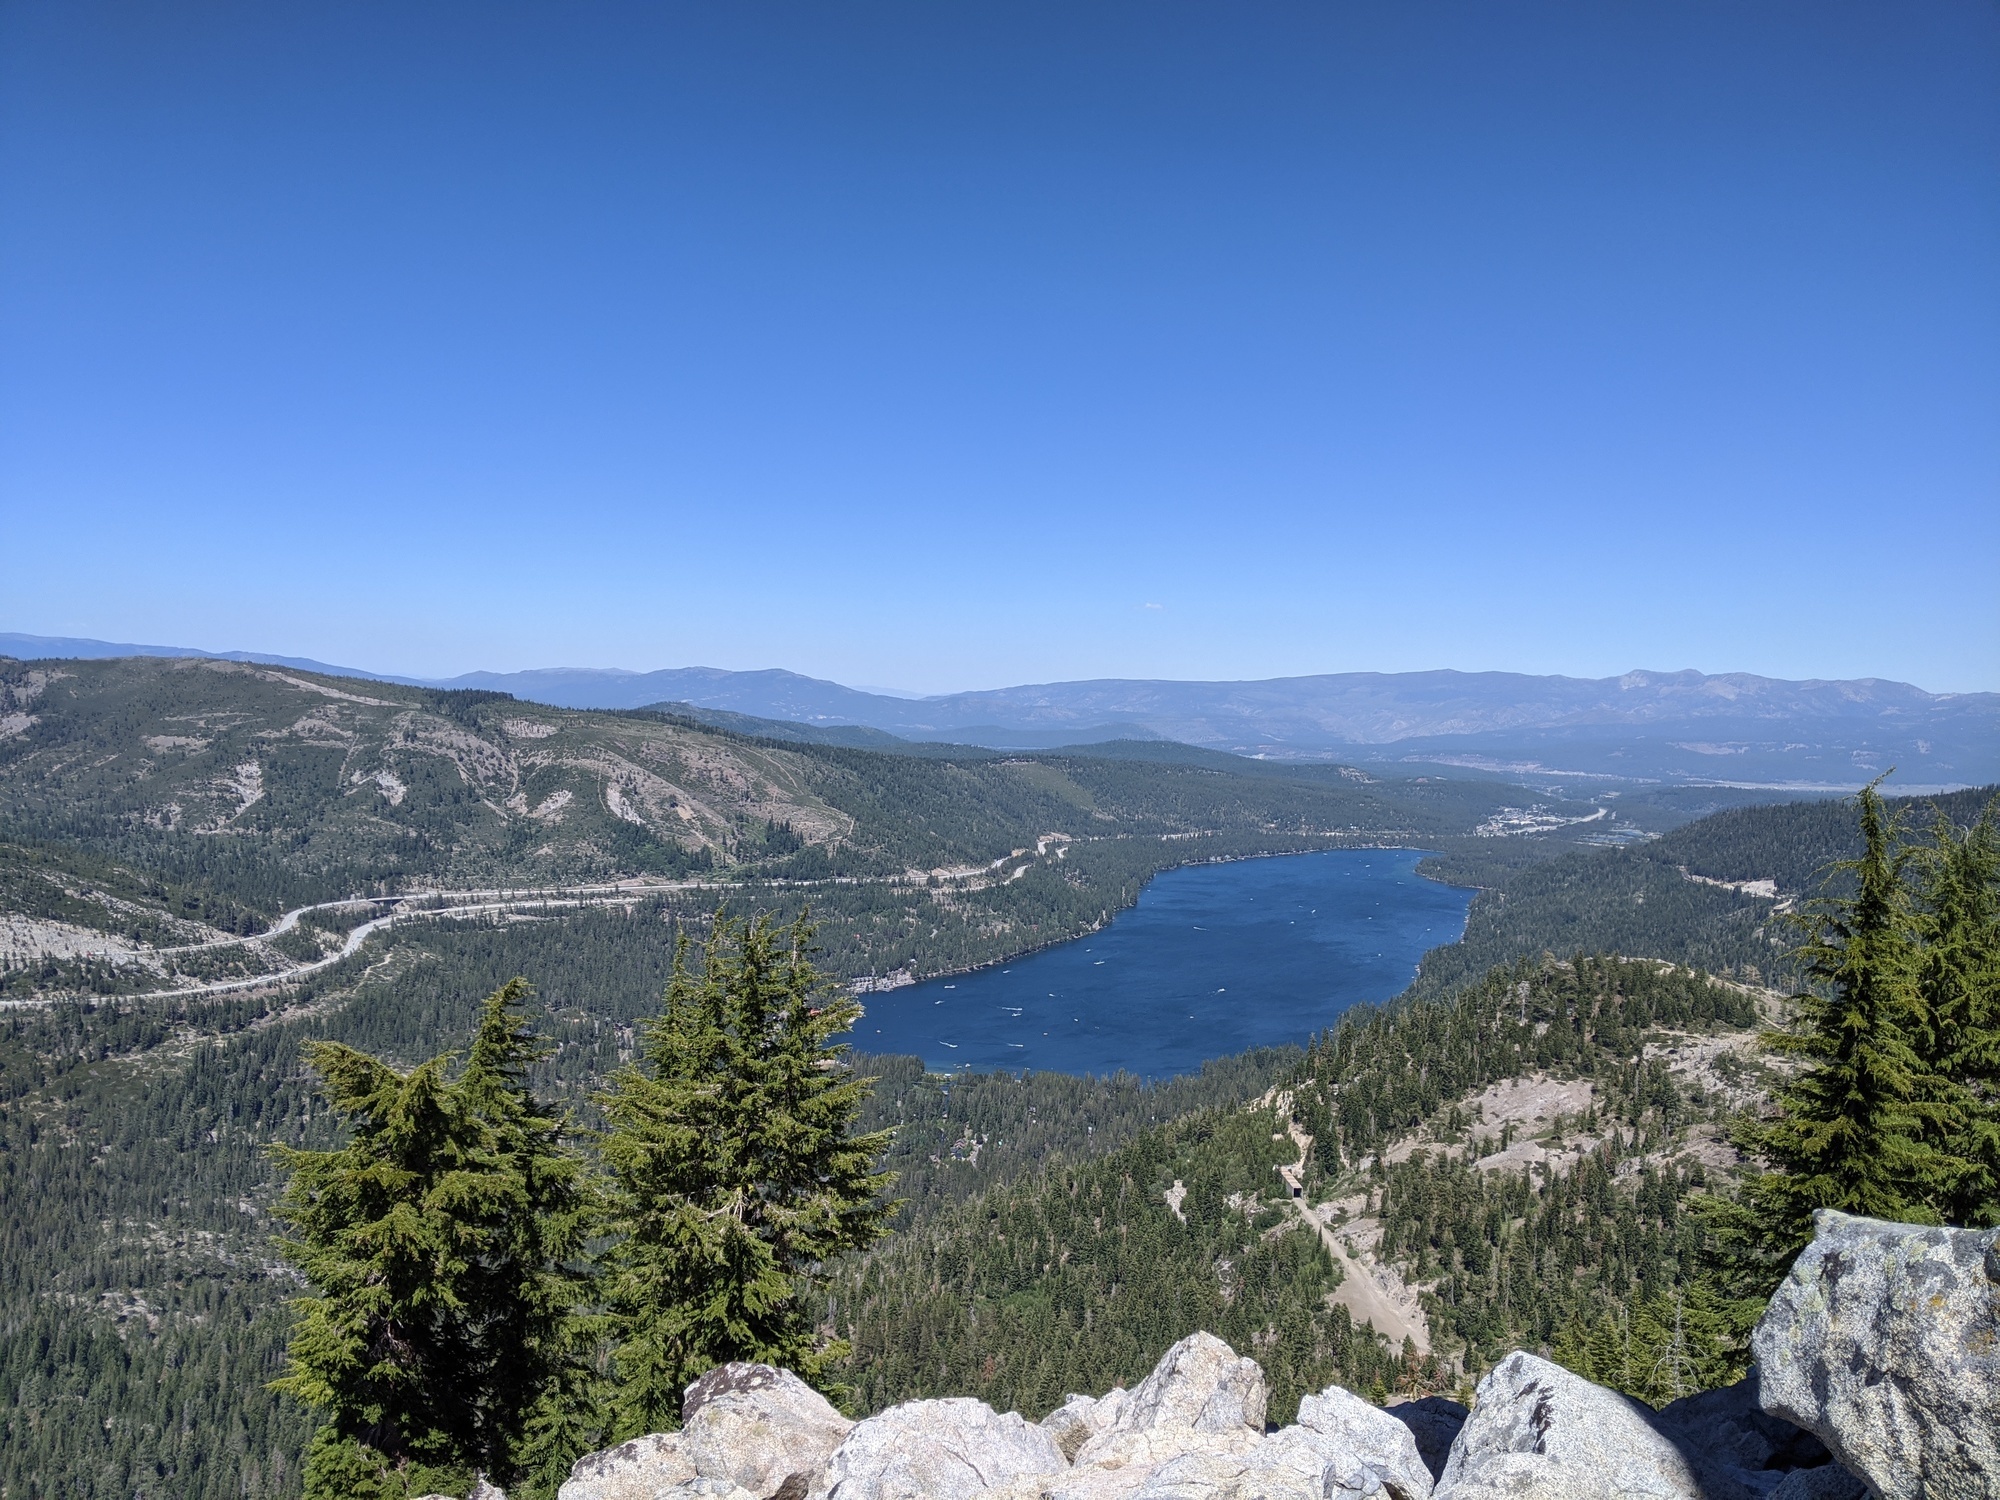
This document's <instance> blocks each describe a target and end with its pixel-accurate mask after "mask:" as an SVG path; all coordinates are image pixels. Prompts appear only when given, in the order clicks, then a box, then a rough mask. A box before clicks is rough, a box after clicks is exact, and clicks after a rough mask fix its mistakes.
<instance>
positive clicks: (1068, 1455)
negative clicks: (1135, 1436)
mask: <svg viewBox="0 0 2000 1500" xmlns="http://www.w3.org/2000/svg"><path fill="white" fill-rule="evenodd" d="M1126 1395H1127V1393H1126V1391H1125V1389H1124V1388H1123V1387H1122V1386H1121V1387H1119V1388H1118V1389H1116V1390H1114V1391H1112V1392H1111V1393H1110V1394H1109V1395H1107V1396H1103V1397H1098V1396H1071V1397H1070V1398H1069V1399H1068V1400H1066V1401H1065V1402H1063V1404H1062V1405H1061V1406H1058V1407H1057V1408H1056V1409H1055V1410H1054V1411H1052V1412H1050V1413H1049V1414H1048V1415H1047V1416H1046V1417H1043V1418H1042V1431H1044V1432H1046V1433H1047V1434H1048V1435H1049V1436H1050V1437H1052V1438H1054V1439H1055V1440H1056V1446H1057V1447H1058V1448H1060V1449H1061V1450H1062V1456H1063V1459H1064V1461H1065V1462H1067V1461H1069V1460H1072V1459H1074V1458H1075V1457H1076V1453H1077V1450H1078V1449H1079V1448H1081V1447H1082V1446H1083V1445H1084V1444H1085V1443H1087V1442H1089V1441H1090V1440H1091V1439H1092V1438H1093V1437H1095V1436H1097V1434H1098V1433H1099V1432H1101V1431H1102V1430H1103V1429H1104V1427H1105V1425H1106V1424H1107V1423H1109V1422H1110V1421H1111V1420H1112V1419H1113V1418H1114V1417H1115V1416H1117V1414H1118V1409H1119V1408H1120V1407H1121V1406H1123V1405H1124V1404H1125V1399H1126Z"/></svg>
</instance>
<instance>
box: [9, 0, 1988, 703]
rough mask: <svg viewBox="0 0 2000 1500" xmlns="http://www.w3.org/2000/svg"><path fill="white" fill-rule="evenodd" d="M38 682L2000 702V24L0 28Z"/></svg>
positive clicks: (1496, 8) (1528, 11)
mask: <svg viewBox="0 0 2000 1500" xmlns="http://www.w3.org/2000/svg"><path fill="white" fill-rule="evenodd" d="M0 550H3V551H4V557H0V629H13V630H26V631H32V632H37V633H41V634H77V635H92V636H99V637H107V638H111V639H122V640H146V641H153V642H161V643H169V644H192V645H201V646H207V647H211V648H217V649H221V648H231V647H243V648H252V649H261V650H270V651H280V652H289V653H298V654H304V655H311V656H317V657H320V658H323V659H328V660H333V661H339V662H347V663H352V664H355V665H360V666H367V667H373V668H377V669H381V670H401V671H408V672H417V673H437V674H443V673H450V672H456V671H461V670H466V669H470V668H475V667H485V668H496V669H506V668H516V667H524V666H536V665H558V664H561V665H618V666H627V667H635V668H647V667H657V666H677V665H686V664H692V663H706V664H712V665H718V666H728V667H758V666H773V665H781V666H787V667H792V668H794V669H797V670H801V671H807V672H811V673H814V674H817V675H822V676H830V677H835V678H838V679H841V680H843V681H848V682H859V683H867V684H881V685H890V686H905V687H910V688H916V689H925V690H941V689H949V688H959V687H975V686H991V685H997V684H1002V683H1008V682H1018V681H1031V680H1038V679H1051V678H1069V677H1084V676H1099V675H1120V676H1124V675H1134V676H1137V675H1145V676H1175V677H1250V676H1265V675H1274V674H1280V673H1295V672H1311V671H1333V670H1349V669H1362V668H1378V669H1385V670H1398V669H1406V668H1419V667H1433V666H1457V667H1465V668H1489V667H1491V668H1509V669H1517V670H1523V671H1558V672H1569V673H1580V674H1588V675H1599V674H1608V673H1612V672H1617V671H1622V670H1624V669H1627V668H1631V667H1640V666H1643V667H1652V668H1677V667H1683V666H1694V667H1699V668H1702V669H1704V670H1709V671H1727V670H1747V671H1757V672H1764V673H1769V674H1773V675H1780V676H1862V675H1875V676H1892V677H1900V678H1905V679H1908V680H1911V681H1915V682H1918V683H1920V684H1922V685H1924V686H1926V687H1930V688H1933V689H1973V688H1980V689H1993V688H2000V587H1996V571H2000V570H1996V562H2000V6H1996V5H1995V4H1994V3H1992V0H1960V3H1952V0H1927V3H1924V4H1917V5H1912V4H1908V3H1906V0H1885V3H1879V4H1866V5H1856V4H1839V3H1829V0H1805V3H1799V4H1790V5H1781V4H1760V3H1744V0H1727V3H1717V4H1699V3H1691V0H1654V3H1638V0H1632V3H1620V4H1612V5H1607V4H1603V3H1601V0H1587V3H1578V4H1572V5H1555V4H1530V3H1517V4H1506V5H1494V4H1489V3H1483V0H1482V3H1475V4H1465V5H1446V4H1405V3H1393V4H1392V3H1387V0H1383V3H1376V4H1367V5H1355V4H1342V3H1329V0H1311V3H1250V4H1236V3H1223V0H1211V3H1204V4H1181V3H1173V0H1143V3H1114V0H1091V3H1088V4H1077V3H1074V0H1061V3H1051V4H1033V3H1024V0H1006V3H984V0H981V3H971V0H951V3H939V0H911V3H907V4H880V3H866V0H860V3H857V0H842V3H839V4H828V3H819V4H810V5H806V4H789V3H777V0H759V3H755V4H748V3H734V0H731V3H722V0H717V3H713V4H707V5H698V6H697V5H683V4H665V3H654V0H649V3H644V4H633V5H614V4H592V3H578V4H564V5H553V4H546V3H538V4H532V5H516V4H505V3H495V0H478V3H466V4H453V3H409V0H396V3H393V4H365V3H351V0H342V3H339V4H334V3H330V0H322V3H316V4H297V3H282V0H280V3H273V0H258V3H256V4H240V5H234V4H207V3H200V0H185V3H171V4H168V3H145V4H142V3H132V0H120V3H117V4H99V3H93V0H59V3H40V0H36V3H23V0H4V3H0Z"/></svg>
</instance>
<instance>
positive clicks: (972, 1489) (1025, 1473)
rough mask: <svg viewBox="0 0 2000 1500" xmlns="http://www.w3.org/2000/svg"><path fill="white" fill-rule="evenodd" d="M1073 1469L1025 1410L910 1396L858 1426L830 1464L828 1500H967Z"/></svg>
mask: <svg viewBox="0 0 2000 1500" xmlns="http://www.w3.org/2000/svg"><path fill="white" fill-rule="evenodd" d="M1067 1467H1068V1465H1067V1464H1065V1463H1064V1461H1063V1456H1062V1450H1061V1449H1059V1448H1057V1447H1056V1442H1055V1439H1054V1438H1052V1437H1050V1436H1049V1434H1048V1433H1046V1432H1044V1431H1043V1430H1042V1429H1041V1428H1039V1427H1031V1426H1029V1425H1028V1423H1027V1422H1025V1421H1023V1420H1022V1418H1021V1415H1020V1413H1018V1412H1011V1411H1010V1412H1008V1413H1007V1414H1006V1415H1005V1416H1002V1415H1000V1414H999V1413H997V1412H995V1411H994V1410H993V1408H992V1407H990V1406H988V1405H987V1404H986V1403H985V1402H984V1401H974V1400H972V1399H970V1398H969V1397H965V1396H954V1397H948V1398H946V1399H944V1400H940V1401H910V1402H906V1403H905V1404H903V1405H902V1406H892V1407H890V1408H889V1409H888V1410H887V1411H885V1412H883V1413H882V1414H881V1415H879V1416H874V1417H870V1418H869V1419H868V1420H867V1421H865V1422H859V1423H857V1424H855V1427H854V1430H853V1431H852V1432H850V1433H848V1435H847V1438H846V1441H844V1442H843V1443H841V1445H840V1447H839V1448H838V1449H837V1450H836V1451H835V1452H834V1455H833V1458H832V1461H831V1462H830V1463H829V1464H828V1465H827V1480H828V1483H829V1487H830V1488H829V1496H830V1500H969V1497H971V1496H973V1495H978V1494H982V1493H983V1492H985V1491H987V1490H991V1489H996V1488H1000V1487H1002V1486H1005V1485H1007V1484H1009V1483H1010V1482H1011V1481H1014V1480H1019V1479H1026V1478H1039V1477H1041V1476H1043V1475H1055V1474H1060V1473H1062V1472H1063V1470H1064V1469H1066V1468H1067Z"/></svg>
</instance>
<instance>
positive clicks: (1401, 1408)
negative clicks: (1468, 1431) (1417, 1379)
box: [1382, 1396, 1472, 1479]
mask: <svg viewBox="0 0 2000 1500" xmlns="http://www.w3.org/2000/svg"><path fill="white" fill-rule="evenodd" d="M1382 1409H1383V1411H1384V1412H1386V1413H1387V1414H1388V1415H1389V1416H1391V1417H1393V1418H1394V1419H1395V1420H1396V1421H1398V1422H1401V1423H1402V1424H1403V1425H1404V1426H1405V1427H1407V1428H1409V1429H1410V1436H1411V1437H1412V1438H1413V1439H1415V1441H1416V1444H1417V1455H1418V1456H1419V1457H1420V1458H1422V1459H1423V1461H1424V1467H1425V1468H1426V1469H1429V1470H1430V1472H1431V1478H1432V1479H1437V1478H1439V1477H1440V1476H1442V1475H1443V1473H1444V1466H1445V1462H1446V1460H1448V1459H1449V1458H1450V1457H1451V1445H1452V1444H1453V1443H1455V1442H1456V1441H1458V1431H1459V1429H1460V1428H1461V1427H1463V1426H1464V1425H1465V1419H1466V1418H1467V1417H1469V1416H1470V1415H1472V1413H1471V1410H1470V1408H1468V1407H1466V1406H1463V1405H1461V1404H1460V1403H1458V1402H1456V1401H1453V1400H1452V1399H1451V1398H1450V1397H1448V1396H1425V1397H1422V1398H1421V1399H1419V1400H1416V1401H1399V1402H1397V1403H1396V1404H1395V1405H1394V1406H1385V1407H1383V1408H1382Z"/></svg>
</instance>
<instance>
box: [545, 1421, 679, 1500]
mask: <svg viewBox="0 0 2000 1500" xmlns="http://www.w3.org/2000/svg"><path fill="white" fill-rule="evenodd" d="M700 1477H701V1476H700V1474H698V1473H697V1472H696V1471H695V1466H694V1461H693V1460H692V1459H690V1458H689V1457H688V1456H687V1455H686V1454H685V1453H683V1452H682V1451H681V1438H680V1434H679V1433H677V1432H656V1433H653V1434H651V1435H650V1436H648V1437H642V1438H634V1439H632V1441H631V1442H629V1443H620V1444H619V1445H618V1446H617V1447H616V1448H606V1449H605V1450H604V1451H603V1452H602V1453H591V1454H587V1455H585V1456H584V1457H582V1458H579V1459H578V1460H577V1461H576V1465H575V1467H573V1468H572V1469H571V1470H570V1471H569V1478H568V1479H567V1480H566V1481H564V1483H563V1487H562V1488H561V1489H560V1490H558V1491H557V1492H556V1500H656V1497H658V1496H662V1495H667V1494H670V1493H672V1492H673V1491H674V1490H675V1489H677V1488H681V1487H683V1486H687V1485H691V1484H693V1483H694V1482H695V1481H696V1480H698V1479H699V1478H700Z"/></svg>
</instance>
